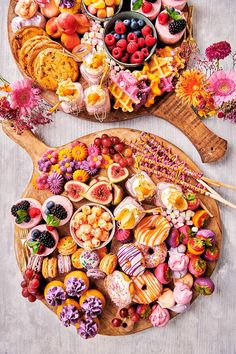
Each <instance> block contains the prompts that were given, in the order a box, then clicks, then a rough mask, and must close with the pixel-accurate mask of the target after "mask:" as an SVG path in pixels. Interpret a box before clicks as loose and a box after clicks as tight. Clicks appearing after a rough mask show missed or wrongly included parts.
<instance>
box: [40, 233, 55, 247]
mask: <svg viewBox="0 0 236 354" xmlns="http://www.w3.org/2000/svg"><path fill="white" fill-rule="evenodd" d="M39 242H40V243H41V245H43V246H44V247H47V248H53V247H54V246H55V240H54V238H53V236H52V234H51V233H50V232H48V231H43V232H42V233H41V235H40V236H39Z"/></svg>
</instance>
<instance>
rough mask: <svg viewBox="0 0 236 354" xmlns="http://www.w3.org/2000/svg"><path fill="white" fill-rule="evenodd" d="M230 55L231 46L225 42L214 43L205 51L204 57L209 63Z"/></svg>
mask: <svg viewBox="0 0 236 354" xmlns="http://www.w3.org/2000/svg"><path fill="white" fill-rule="evenodd" d="M230 53H231V46H230V44H229V43H228V42H226V41H221V42H218V43H214V44H212V45H211V46H209V47H208V48H207V49H206V57H207V59H208V60H209V61H213V60H220V59H224V58H226V57H227V56H228V55H229V54H230Z"/></svg>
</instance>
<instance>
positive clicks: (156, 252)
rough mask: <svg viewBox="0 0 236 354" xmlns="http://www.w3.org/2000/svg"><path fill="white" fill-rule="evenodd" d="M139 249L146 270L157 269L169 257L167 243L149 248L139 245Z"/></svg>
mask: <svg viewBox="0 0 236 354" xmlns="http://www.w3.org/2000/svg"><path fill="white" fill-rule="evenodd" d="M137 247H138V248H139V250H140V251H141V252H142V254H143V256H144V261H145V267H146V268H156V267H157V266H158V265H159V264H160V263H163V262H164V261H165V259H166V256H167V247H166V244H165V242H162V243H161V244H160V245H158V246H154V247H153V248H152V247H149V246H144V245H141V244H137Z"/></svg>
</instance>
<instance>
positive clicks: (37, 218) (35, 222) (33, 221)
mask: <svg viewBox="0 0 236 354" xmlns="http://www.w3.org/2000/svg"><path fill="white" fill-rule="evenodd" d="M23 201H28V202H29V204H30V206H29V208H37V209H39V211H40V213H39V214H38V215H36V216H35V217H34V218H32V217H31V218H30V221H29V222H22V223H21V224H18V223H16V217H15V216H14V214H13V211H12V218H13V219H14V222H15V224H16V225H17V226H18V227H19V228H21V229H32V227H34V226H36V225H38V224H39V223H40V221H41V220H42V206H41V204H40V203H39V202H38V201H37V200H35V199H33V198H24V199H19V200H17V201H16V202H15V204H14V206H15V205H17V204H19V203H21V202H23ZM14 206H13V207H14ZM13 207H12V209H13ZM28 210H29V209H28Z"/></svg>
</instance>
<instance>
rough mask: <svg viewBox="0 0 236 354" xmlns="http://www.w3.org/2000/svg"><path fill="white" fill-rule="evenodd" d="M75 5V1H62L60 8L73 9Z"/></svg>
mask: <svg viewBox="0 0 236 354" xmlns="http://www.w3.org/2000/svg"><path fill="white" fill-rule="evenodd" d="M74 5H75V0H61V1H60V7H62V8H63V9H64V8H66V9H71V8H72V7H73V6H74Z"/></svg>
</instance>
